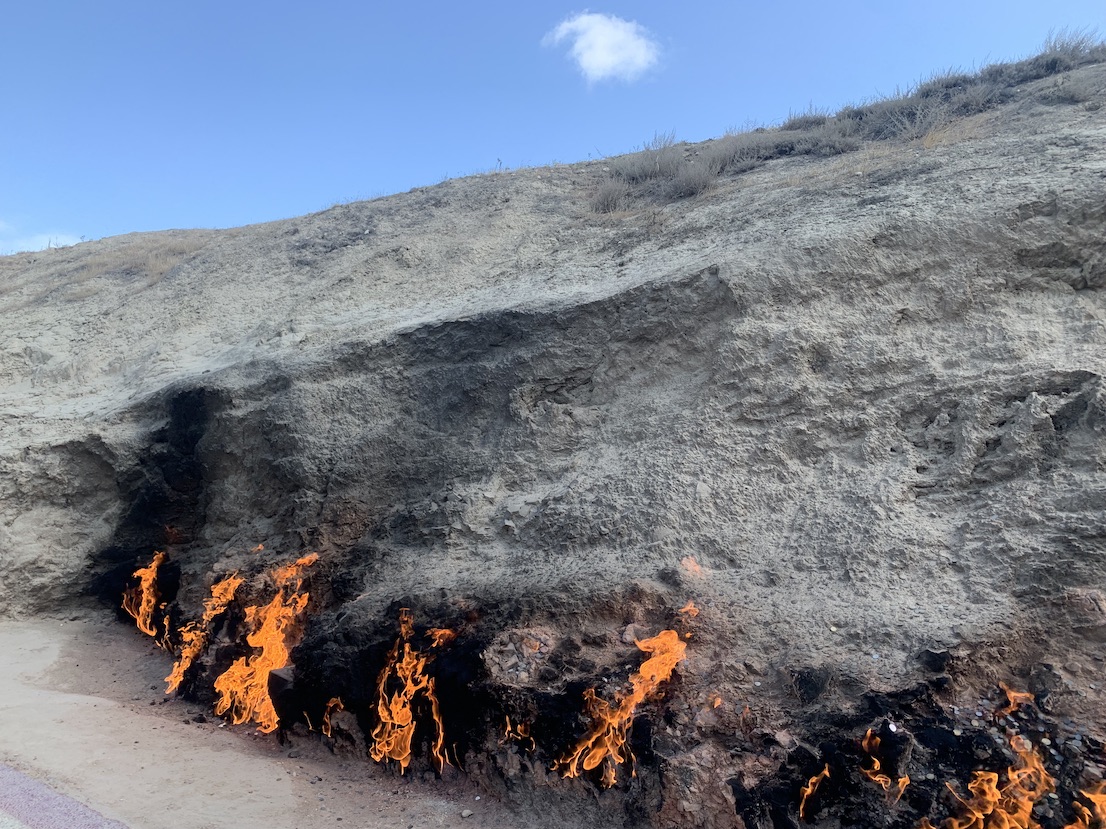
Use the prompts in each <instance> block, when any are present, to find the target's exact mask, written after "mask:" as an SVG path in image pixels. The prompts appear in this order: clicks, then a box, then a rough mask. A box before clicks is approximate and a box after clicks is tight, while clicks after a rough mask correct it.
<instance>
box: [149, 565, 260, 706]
mask: <svg viewBox="0 0 1106 829" xmlns="http://www.w3.org/2000/svg"><path fill="white" fill-rule="evenodd" d="M244 581H245V579H242V578H240V577H239V575H238V574H237V573H234V574H232V575H230V576H227V577H226V578H225V579H223V580H222V581H217V582H215V584H213V585H212V586H211V598H210V599H206V600H205V601H204V613H203V617H202V618H201V619H200V621H199V622H189V623H188V624H186V625H185V626H184V627H182V628H181V629H180V637H181V648H180V657H179V658H178V659H177V661H176V663H175V664H174V665H173V670H172V672H171V673H170V674H169V676H167V677H165V681H166V682H167V683H169V687H167V688H166V689H165V693H167V694H171V693H173V691H175V690H177V688H179V687H180V684H181V682H182V681H183V680H184V673H185V671H187V670H188V669H189V668H190V667H191V666H192V663H193V662H194V661H195V660H196V658H197V657H199V656H200V654H202V653H203V652H204V651H205V650H207V644H208V642H209V641H210V639H211V623H212V622H213V621H214V620H215V617H216V616H218V615H219V614H221V613H223V612H224V611H225V610H226V609H227V607H228V606H229V605H230V603H231V602H232V601H233V600H234V594H235V593H236V592H237V591H238V588H239V587H241V586H242V583H243V582H244Z"/></svg>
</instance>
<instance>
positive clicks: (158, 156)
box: [0, 0, 1106, 253]
mask: <svg viewBox="0 0 1106 829" xmlns="http://www.w3.org/2000/svg"><path fill="white" fill-rule="evenodd" d="M1104 23H1106V6H1104V4H1103V2H1102V0H1052V2H1048V3H1041V2H1039V0H1037V1H1036V2H1024V1H1023V0H1007V1H1006V2H971V0H959V1H958V2H950V1H949V0H928V2H924V3H889V2H887V1H886V0H882V1H881V2H859V0H838V2H825V0H819V2H806V0H796V1H795V2H792V3H790V4H785V5H783V6H774V5H773V4H768V3H737V2H722V1H721V0H719V2H697V0H685V2H683V3H673V2H671V0H667V1H666V2H652V1H651V0H649V1H648V2H645V1H643V2H606V3H602V4H601V5H598V4H597V5H594V6H581V5H576V4H572V3H561V2H536V3H519V2H511V3H506V2H493V3H477V4H472V3H456V2H450V3H444V2H441V3H439V2H418V0H415V1H414V2H407V3H374V2H367V1H366V0H362V2H357V3H353V2H328V0H316V2H314V3H304V2H298V3H289V2H283V0H270V2H266V3H260V2H253V0H237V1H236V0H221V2H208V0H190V2H187V3H185V2H164V0H155V1H154V2H150V0H143V2H137V0H100V2H97V3H89V2H87V0H80V2H73V1H67V2H61V1H60V0H33V2H32V1H31V0H6V2H5V3H4V5H3V8H2V10H0V113H2V115H0V118H2V119H3V120H2V121H0V253H9V252H12V251H15V250H20V249H34V248H40V247H44V246H45V245H46V244H48V243H54V244H67V243H72V242H75V241H76V240H77V239H79V238H80V237H86V238H99V237H102V236H110V235H115V234H120V233H127V232H130V231H135V230H161V229H166V228H190V227H231V226H236V225H242V224H249V223H252V222H261V221H267V220H271V219H279V218H285V217H289V216H297V215H301V214H304V213H309V212H312V211H316V210H321V209H323V208H325V207H328V206H330V205H331V204H334V203H336V202H342V201H350V200H354V199H361V198H371V197H374V196H378V195H383V194H386V193H394V192H401V191H404V190H408V189H410V188H412V187H417V186H422V185H427V184H434V183H436V182H438V181H441V180H442V179H443V178H446V177H454V176H462V175H468V174H470V173H474V172H480V171H484V170H489V169H493V168H495V167H496V166H497V165H500V164H502V165H503V166H505V167H517V166H522V165H542V164H548V163H551V162H554V161H558V162H562V163H564V162H572V161H579V160H583V159H587V158H594V157H597V156H602V155H613V154H618V153H622V152H627V151H630V150H632V149H634V148H636V147H638V146H640V144H641V143H642V142H643V141H645V140H648V139H649V138H651V137H652V136H653V135H654V133H656V132H668V131H673V132H674V133H675V134H676V136H677V138H679V139H684V140H692V141H697V140H702V139H705V138H709V137H712V136H716V135H720V134H721V133H722V132H724V131H725V130H726V129H727V128H732V127H736V128H742V127H746V126H755V125H761V124H768V123H772V122H776V121H779V120H780V119H782V118H784V117H786V116H787V114H788V112H789V111H800V110H803V109H806V108H807V107H808V106H809V105H811V104H813V105H814V106H816V107H825V108H830V109H836V108H837V107H840V106H841V105H843V104H845V103H850V102H858V101H861V100H864V99H866V98H870V97H872V96H875V95H879V94H889V93H892V92H894V91H895V90H896V88H897V87H902V88H906V87H908V86H910V85H911V84H912V83H913V82H915V81H917V80H918V79H919V78H921V77H923V76H926V75H929V74H932V73H933V72H935V71H938V70H941V69H946V68H949V67H961V68H969V69H970V68H974V67H977V66H979V65H982V64H985V63H988V62H994V61H998V60H1007V59H1014V58H1019V57H1024V56H1026V55H1028V54H1031V53H1033V52H1035V51H1036V50H1037V47H1038V46H1039V45H1040V44H1041V42H1042V41H1043V40H1044V38H1045V36H1046V35H1047V34H1048V32H1049V30H1050V29H1057V28H1061V27H1068V28H1080V27H1085V28H1097V29H1098V30H1099V31H1100V32H1102V31H1103V30H1104V29H1106V26H1104V25H1103V24H1104Z"/></svg>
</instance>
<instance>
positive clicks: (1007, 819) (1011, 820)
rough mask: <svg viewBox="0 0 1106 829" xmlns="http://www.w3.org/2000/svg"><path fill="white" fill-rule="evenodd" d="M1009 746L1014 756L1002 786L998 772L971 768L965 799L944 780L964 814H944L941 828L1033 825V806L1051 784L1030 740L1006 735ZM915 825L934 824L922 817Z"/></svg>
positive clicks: (1022, 828)
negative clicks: (1014, 759)
mask: <svg viewBox="0 0 1106 829" xmlns="http://www.w3.org/2000/svg"><path fill="white" fill-rule="evenodd" d="M1010 747H1011V748H1012V749H1014V753H1015V754H1016V755H1017V756H1018V759H1017V763H1016V764H1015V765H1013V766H1011V767H1010V768H1009V769H1007V771H1006V779H1007V783H1006V785H1005V786H1003V787H1002V788H999V785H998V781H999V776H998V774H996V773H995V772H993V771H976V772H972V779H971V782H970V783H968V791H969V792H971V794H972V796H971V797H970V798H969V799H967V800H965V799H964V798H962V797H961V796H960V795H958V794H957V793H956V790H955V789H953V787H952V784H950V783H946V784H945V785H946V786H948V788H949V791H951V792H952V794H953V796H954V797H955V798H956V799H957V800H958V801H960V804H961V806H963V810H964V815H962V816H961V817H950V818H947V819H946V820H945V821H944V822H943V823H942V824H941V828H942V829H1015V827H1016V829H1037V826H1038V824H1037V822H1036V821H1034V820H1033V806H1034V805H1035V804H1036V803H1037V801H1039V800H1040V799H1041V798H1043V797H1044V796H1045V795H1047V794H1048V793H1049V792H1051V791H1053V790H1054V789H1055V784H1054V782H1053V779H1052V776H1051V775H1049V773H1048V772H1047V771H1046V770H1045V767H1044V764H1043V763H1042V762H1041V758H1040V757H1039V756H1038V754H1037V752H1036V751H1035V750H1034V749H1033V745H1032V743H1030V742H1029V741H1028V740H1027V739H1025V738H1024V737H1020V736H1015V737H1012V738H1011V739H1010ZM918 829H936V827H935V826H934V825H933V824H932V823H930V822H929V820H928V819H926V818H923V819H922V822H921V823H920V824H919V825H918Z"/></svg>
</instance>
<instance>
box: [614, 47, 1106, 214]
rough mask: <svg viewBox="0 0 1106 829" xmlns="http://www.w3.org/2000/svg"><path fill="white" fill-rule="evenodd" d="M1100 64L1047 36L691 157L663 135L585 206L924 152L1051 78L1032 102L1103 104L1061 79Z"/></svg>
mask: <svg viewBox="0 0 1106 829" xmlns="http://www.w3.org/2000/svg"><path fill="white" fill-rule="evenodd" d="M1097 63H1106V41H1103V40H1102V39H1101V38H1099V36H1098V35H1097V33H1095V32H1091V31H1087V30H1076V31H1069V30H1065V31H1060V32H1056V33H1052V34H1050V35H1049V37H1048V39H1047V40H1046V41H1045V43H1044V45H1043V46H1042V50H1041V52H1040V53H1039V54H1037V55H1034V56H1033V57H1031V58H1026V59H1025V60H1021V61H1015V62H1011V63H998V64H992V65H990V66H987V67H984V68H983V69H981V70H980V71H979V72H976V73H965V72H960V71H957V70H947V71H945V72H941V73H938V74H936V75H933V76H932V77H930V78H927V79H926V80H924V81H922V82H920V83H919V84H918V85H917V86H916V87H914V88H913V89H912V90H910V91H909V92H906V93H904V94H899V95H895V96H892V97H889V98H884V99H880V100H876V101H871V102H868V103H865V104H861V105H859V106H846V107H844V108H843V109H841V110H840V111H839V112H837V113H836V114H835V115H830V114H829V113H828V112H825V111H820V110H818V109H815V108H813V107H811V108H809V109H808V110H807V111H805V112H800V113H792V114H791V115H790V116H789V117H788V118H787V120H786V121H784V123H783V124H782V125H781V126H779V127H778V128H775V129H757V130H753V131H750V132H743V133H730V134H727V135H724V136H723V137H722V138H718V139H715V140H713V141H710V142H707V143H705V144H704V145H702V146H701V147H700V149H698V150H697V151H696V152H694V153H692V152H690V151H686V152H685V151H681V149H680V147H678V146H677V145H676V142H675V137H674V136H673V135H672V134H671V133H666V134H658V135H656V136H654V138H653V140H652V141H650V142H648V143H646V144H645V146H643V147H642V149H641V150H640V151H638V152H636V153H632V154H630V155H625V156H620V157H618V158H615V159H612V160H611V162H610V165H611V177H612V179H616V180H618V181H619V182H620V186H617V187H616V186H615V185H609V184H604V185H601V188H600V193H599V194H598V195H597V196H596V198H595V199H594V200H593V207H594V209H595V210H596V211H597V212H612V211H614V210H621V209H625V208H626V206H627V205H628V204H629V203H631V202H633V201H638V202H649V201H652V202H654V203H658V204H665V203H668V202H671V201H673V200H675V199H681V198H688V197H691V196H696V195H699V194H700V193H702V192H704V191H706V190H708V189H710V188H711V187H712V186H713V185H714V184H715V181H716V179H717V178H719V177H720V176H736V175H740V174H741V173H744V172H747V171H749V170H752V169H754V168H756V167H758V166H760V165H761V164H763V163H765V162H767V161H770V160H772V159H777V158H786V157H790V156H802V155H811V156H818V157H829V156H836V155H842V154H845V153H851V152H855V151H856V150H858V149H860V148H861V147H862V146H866V145H868V144H870V143H871V142H892V141H898V142H915V141H917V142H921V143H922V145H923V146H925V147H926V148H932V147H935V146H938V145H939V144H941V143H947V142H948V141H951V140H957V136H958V135H959V132H958V131H957V130H956V129H954V128H953V125H954V124H956V123H958V122H961V121H964V120H965V119H971V118H972V116H976V115H980V114H981V113H986V112H989V111H991V110H993V109H995V108H996V107H998V106H1000V105H1001V104H1003V103H1006V102H1007V101H1009V100H1011V99H1012V98H1013V97H1014V96H1015V95H1016V94H1017V92H1016V88H1017V87H1018V86H1021V85H1023V84H1027V83H1030V82H1032V81H1038V80H1041V79H1044V78H1049V77H1053V76H1055V78H1056V80H1055V83H1054V84H1053V85H1052V86H1051V87H1049V88H1048V89H1046V90H1044V91H1041V92H1039V93H1038V97H1039V99H1040V100H1042V101H1043V102H1045V103H1052V104H1072V105H1074V104H1081V105H1083V106H1085V107H1086V108H1088V109H1090V108H1096V107H1098V106H1101V105H1102V102H1101V100H1100V99H1101V98H1102V97H1103V91H1102V90H1101V89H1100V88H1098V87H1096V86H1095V85H1093V84H1092V83H1091V82H1089V81H1087V80H1086V79H1083V78H1073V77H1070V76H1068V75H1066V74H1065V73H1067V72H1070V71H1071V70H1073V69H1078V68H1080V67H1083V66H1089V65H1092V64H1097Z"/></svg>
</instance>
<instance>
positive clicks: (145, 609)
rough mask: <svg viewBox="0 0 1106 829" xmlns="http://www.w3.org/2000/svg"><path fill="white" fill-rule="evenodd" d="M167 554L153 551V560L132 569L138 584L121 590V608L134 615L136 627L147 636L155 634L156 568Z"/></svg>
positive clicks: (162, 562) (163, 561)
mask: <svg viewBox="0 0 1106 829" xmlns="http://www.w3.org/2000/svg"><path fill="white" fill-rule="evenodd" d="M166 558H167V556H166V555H165V553H162V552H155V553H154V558H153V560H152V561H151V562H150V563H149V564H147V565H146V566H145V567H139V568H138V569H137V570H135V571H134V578H136V579H138V584H136V585H135V586H134V587H128V588H127V589H126V590H124V591H123V610H125V611H127V613H129V614H130V615H131V616H133V617H134V620H135V622H136V623H137V624H138V629H139V630H140V631H142V632H143V633H145V634H146V635H148V636H157V628H156V627H155V626H154V608H155V607H157V600H158V593H157V568H159V567H160V566H161V565H162V564H164V563H165V559H166Z"/></svg>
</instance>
